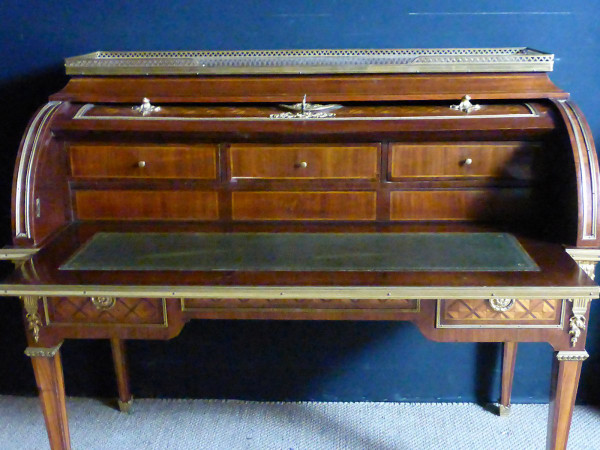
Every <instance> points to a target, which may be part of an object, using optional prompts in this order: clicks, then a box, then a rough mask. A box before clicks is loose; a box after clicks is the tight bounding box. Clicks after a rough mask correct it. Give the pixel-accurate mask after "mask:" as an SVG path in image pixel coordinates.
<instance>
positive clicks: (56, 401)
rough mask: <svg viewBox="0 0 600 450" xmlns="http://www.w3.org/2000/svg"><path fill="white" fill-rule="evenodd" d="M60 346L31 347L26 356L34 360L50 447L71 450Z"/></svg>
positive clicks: (58, 449)
mask: <svg viewBox="0 0 600 450" xmlns="http://www.w3.org/2000/svg"><path fill="white" fill-rule="evenodd" d="M59 347H60V344H59V345H57V346H56V347H52V348H40V347H28V348H27V349H26V350H25V354H26V355H27V356H29V357H31V363H32V365H33V372H34V374H35V380H36V383H37V386H38V391H39V397H40V402H41V405H42V411H43V413H44V420H45V421H46V430H47V431H48V439H49V441H50V448H51V449H52V450H68V449H70V448H71V438H70V436H69V422H68V419H67V408H66V403H65V382H64V377H63V370H62V362H61V360H60V351H59Z"/></svg>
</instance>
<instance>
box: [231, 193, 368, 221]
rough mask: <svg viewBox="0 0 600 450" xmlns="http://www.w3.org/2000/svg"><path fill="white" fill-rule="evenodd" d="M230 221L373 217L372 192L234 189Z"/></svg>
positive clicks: (362, 218)
mask: <svg viewBox="0 0 600 450" xmlns="http://www.w3.org/2000/svg"><path fill="white" fill-rule="evenodd" d="M231 201H232V217H233V219H234V220H374V219H375V208H376V194H375V192H272V191H271V192H234V193H233V194H232V200H231Z"/></svg>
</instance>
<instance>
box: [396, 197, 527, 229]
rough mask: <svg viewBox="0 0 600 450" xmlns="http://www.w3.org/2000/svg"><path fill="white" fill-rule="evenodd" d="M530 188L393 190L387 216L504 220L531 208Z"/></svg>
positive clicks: (397, 218)
mask: <svg viewBox="0 0 600 450" xmlns="http://www.w3.org/2000/svg"><path fill="white" fill-rule="evenodd" d="M531 194H532V192H531V190H530V189H481V190H422V191H416V190H415V191H394V192H392V193H391V194H390V218H391V220H467V221H472V220H473V221H485V220H504V219H506V220H508V219H510V218H511V217H519V218H520V220H524V218H528V217H530V216H531V215H532V212H533V209H534V208H533V201H532V199H531Z"/></svg>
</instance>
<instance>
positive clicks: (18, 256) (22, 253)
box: [0, 247, 40, 263]
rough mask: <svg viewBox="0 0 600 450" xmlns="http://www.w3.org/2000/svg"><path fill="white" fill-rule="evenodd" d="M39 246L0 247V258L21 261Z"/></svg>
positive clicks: (35, 251)
mask: <svg viewBox="0 0 600 450" xmlns="http://www.w3.org/2000/svg"><path fill="white" fill-rule="evenodd" d="M39 250H40V249H39V248H16V247H15V248H10V247H4V248H2V249H0V260H8V261H12V262H14V263H17V262H23V261H26V260H28V259H29V258H31V257H32V256H33V255H35V254H36V253H37V252H38V251H39Z"/></svg>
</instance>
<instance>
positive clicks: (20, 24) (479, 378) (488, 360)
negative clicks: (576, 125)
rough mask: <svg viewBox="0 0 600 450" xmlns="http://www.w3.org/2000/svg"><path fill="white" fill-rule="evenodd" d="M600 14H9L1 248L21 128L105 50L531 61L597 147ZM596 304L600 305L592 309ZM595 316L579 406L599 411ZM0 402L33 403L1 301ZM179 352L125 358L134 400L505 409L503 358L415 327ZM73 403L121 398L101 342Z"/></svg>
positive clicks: (141, 346)
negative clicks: (473, 55) (361, 52)
mask: <svg viewBox="0 0 600 450" xmlns="http://www.w3.org/2000/svg"><path fill="white" fill-rule="evenodd" d="M599 6H600V4H599V2H598V1H586V2H564V1H557V0H550V1H549V0H543V1H542V0H534V1H529V2H521V1H515V0H511V1H503V2H498V1H497V0H496V1H476V2H474V1H472V0H470V1H464V0H453V1H441V0H439V1H418V2H417V1H410V2H409V1H405V2H401V1H394V0H360V1H349V0H336V1H325V0H321V1H307V0H294V1H277V2H275V1H272V2H267V1H256V0H254V1H250V0H242V1H240V0H238V1H215V0H200V1H193V2H190V1H181V0H171V1H169V2H165V1H164V0H160V1H158V0H146V1H143V2H124V1H123V0H105V1H98V2H91V1H85V0H78V1H75V0H61V1H55V0H52V1H49V0H45V1H39V0H36V1H23V0H3V1H2V3H1V4H0V24H1V26H0V145H1V146H2V151H1V152H0V223H1V225H0V232H1V237H2V240H3V241H4V242H8V240H9V237H10V231H9V223H10V220H9V217H10V211H9V205H10V182H11V176H12V167H13V163H14V158H15V154H16V151H17V146H18V142H19V139H20V136H21V134H22V133H23V130H24V128H25V126H26V123H27V120H28V119H29V117H30V116H31V115H32V114H33V112H34V111H35V109H36V108H37V107H38V106H40V105H41V104H42V103H43V102H44V101H45V99H46V98H47V96H48V95H49V94H50V93H52V92H54V91H56V90H57V89H59V88H60V87H61V86H62V85H63V84H64V83H65V82H66V78H65V77H64V75H63V69H62V60H63V58H64V57H67V56H73V55H77V54H82V53H88V52H91V51H95V50H163V49H164V50H180V49H181V50H203V49H279V48H408V47H505V46H529V47H532V48H536V49H540V50H544V51H548V52H552V53H555V55H556V63H555V71H554V73H553V74H552V79H553V81H554V82H555V83H556V84H558V85H559V86H560V87H561V88H562V89H564V90H566V91H568V92H571V94H572V97H573V99H574V100H575V101H576V102H577V103H578V104H579V105H580V106H581V107H582V109H583V110H584V112H585V113H586V115H587V117H588V120H589V122H590V125H591V127H592V132H593V133H594V134H595V135H596V136H600V107H599V103H598V98H599V86H600V83H599V81H598V80H600V72H599V67H600V65H599V64H598V62H597V58H598V55H600V28H599V27H598V12H599ZM598 303H600V302H598ZM599 310H600V304H598V305H593V306H592V319H591V324H590V332H589V336H588V350H589V352H590V354H591V355H592V356H591V358H590V359H589V360H588V361H587V362H586V363H585V364H584V371H583V375H582V385H581V388H580V395H579V400H580V401H583V402H596V403H600V393H599V392H600V384H599V383H597V382H596V379H597V377H598V375H599V374H600V312H599ZM0 319H1V320H0V358H1V361H2V362H1V363H0V392H1V393H33V392H34V386H35V383H34V380H33V377H32V374H31V369H30V367H29V361H28V360H27V359H26V358H25V356H23V354H22V349H23V348H24V346H25V342H24V338H23V330H22V325H21V319H20V307H19V305H18V302H17V300H15V299H0ZM182 334H183V336H182V337H181V338H180V339H175V340H173V341H169V342H166V343H154V342H131V343H130V345H129V347H130V353H131V360H132V372H133V389H134V394H135V395H137V396H198V397H236V398H250V399H268V400H281V399H297V400H301V399H304V400H309V399H314V400H350V401H359V400H397V401H432V400H444V401H445V400H447V401H474V400H477V401H481V402H486V401H495V400H497V397H498V396H499V370H500V366H499V361H500V358H499V356H500V353H501V347H500V346H499V345H496V344H480V345H476V344H460V345H458V344H440V343H433V342H428V341H427V340H425V339H424V338H423V337H422V336H421V335H420V333H419V332H418V331H417V330H416V329H415V328H413V327H412V326H411V325H410V324H405V323H356V322H345V323H324V322H312V323H309V322H295V323H294V322H280V323H275V322H270V323H269V322H237V323H226V322H220V321H214V322H210V321H206V322H204V321H196V322H193V323H190V324H189V325H188V326H187V327H186V328H185V329H184V331H183V333H182ZM63 355H64V364H65V376H66V384H67V393H68V394H69V395H101V396H111V395H114V391H115V388H114V387H113V383H114V381H113V376H112V368H111V362H110V354H109V351H108V344H107V343H106V342H89V341H83V342H73V341H70V342H67V343H66V344H65V345H64V347H63ZM551 357H552V351H551V349H550V347H549V346H548V345H546V344H522V345H521V346H520V350H519V356H518V359H517V369H516V378H515V386H514V395H513V398H514V401H515V402H544V401H547V399H548V385H549V374H550V364H551Z"/></svg>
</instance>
